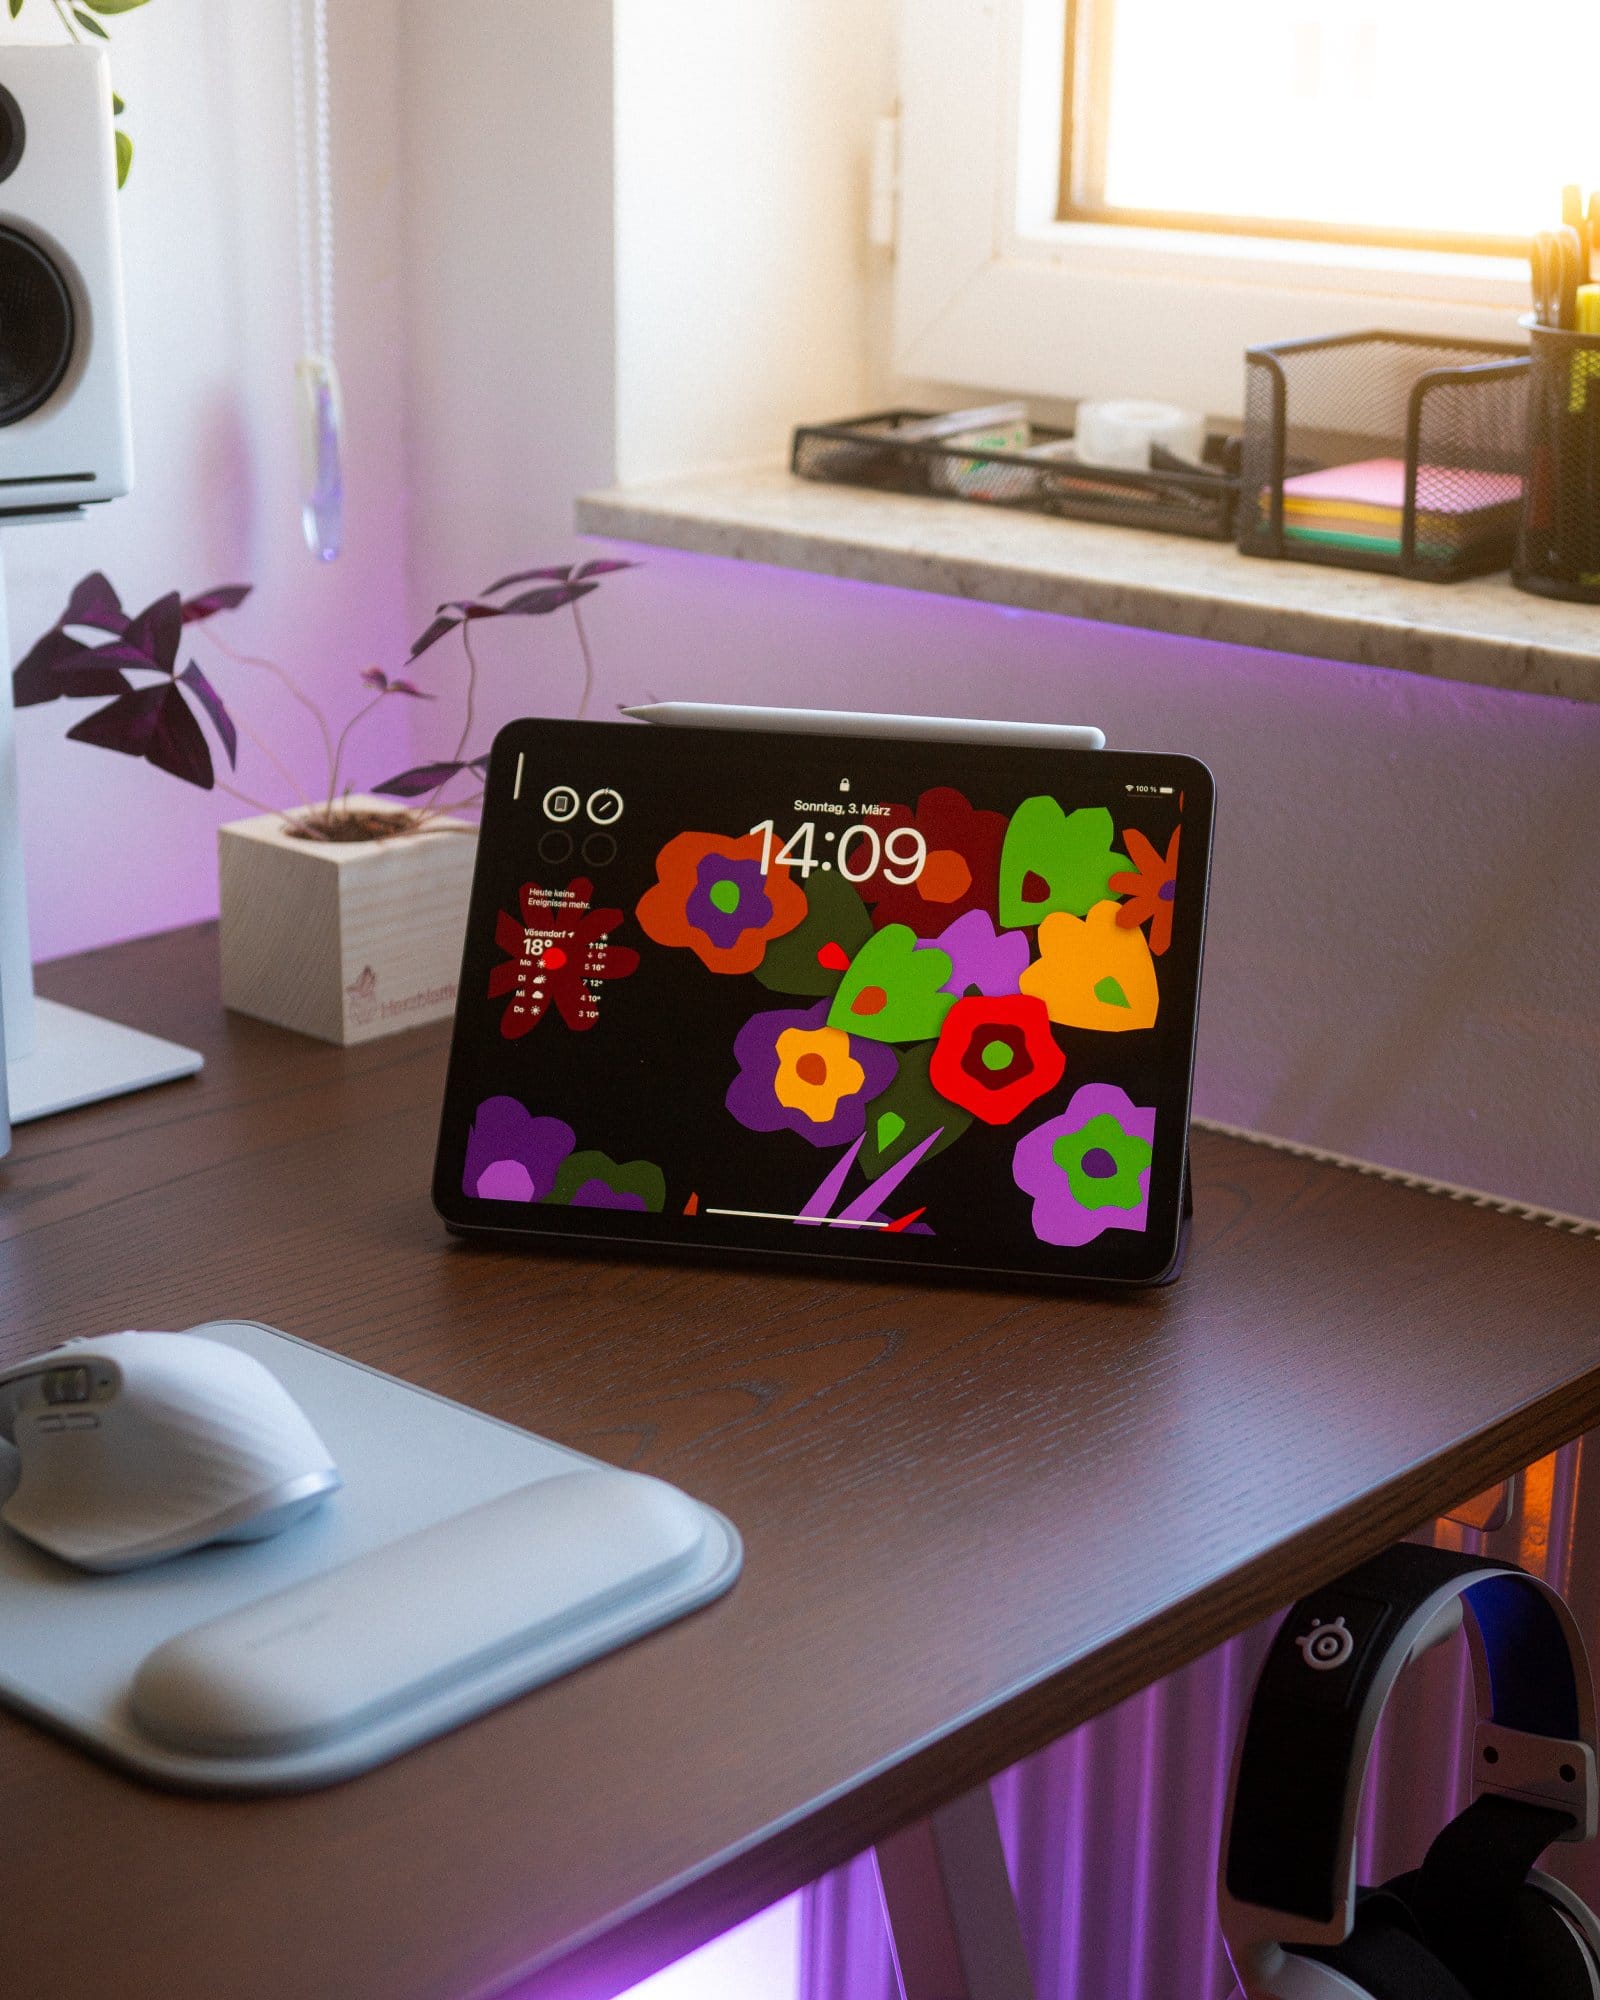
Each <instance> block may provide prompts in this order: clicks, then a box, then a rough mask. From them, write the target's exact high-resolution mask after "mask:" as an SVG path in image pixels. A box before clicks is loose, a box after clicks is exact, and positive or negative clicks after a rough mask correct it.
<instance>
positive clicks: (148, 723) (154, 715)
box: [67, 681, 215, 792]
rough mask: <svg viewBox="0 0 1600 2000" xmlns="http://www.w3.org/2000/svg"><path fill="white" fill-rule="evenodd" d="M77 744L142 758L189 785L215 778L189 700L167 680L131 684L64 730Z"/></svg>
mask: <svg viewBox="0 0 1600 2000" xmlns="http://www.w3.org/2000/svg"><path fill="white" fill-rule="evenodd" d="M67 734H68V736H69V737H71V738H72V740H73V741H74V742H75V743H94V744H97V745H98V746H99V747H100V748H101V749H102V750H118V751H120V752H121V753H122V755H123V756H124V757H143V758H145V759H146V760H147V761H148V762H149V763H152V764H154V765H155V767H156V769H157V770H158V771H170V772H171V773H172V775H173V777H175V778H182V780H183V781H184V783H185V784H187V785H198V786H199V787H200V788H201V790H202V791H207V792H209V791H210V790H211V788H212V785H213V784H214V783H215V779H214V777H213V775H212V770H211V752H210V751H209V750H208V749H207V748H206V739H205V738H204V737H203V736H202V735H201V734H200V725H199V723H198V722H196V721H195V719H194V717H193V715H192V714H191V713H190V712H189V705H188V703H187V702H186V701H185V700H184V698H183V696H182V695H181V694H180V693H179V692H178V689H177V685H176V683H175V682H173V681H168V682H166V683H165V684H164V685H162V686H159V687H143V688H133V689H131V690H130V691H129V692H128V693H127V694H125V695H121V696H119V698H118V699H117V700H116V701H114V702H112V703H111V704H110V706H109V707H107V708H97V709H96V710H95V712H94V713H93V715H86V716H85V717H84V719H83V720H82V722H80V723H78V724H77V725H76V726H75V727H74V728H72V729H69V730H68V731H67Z"/></svg>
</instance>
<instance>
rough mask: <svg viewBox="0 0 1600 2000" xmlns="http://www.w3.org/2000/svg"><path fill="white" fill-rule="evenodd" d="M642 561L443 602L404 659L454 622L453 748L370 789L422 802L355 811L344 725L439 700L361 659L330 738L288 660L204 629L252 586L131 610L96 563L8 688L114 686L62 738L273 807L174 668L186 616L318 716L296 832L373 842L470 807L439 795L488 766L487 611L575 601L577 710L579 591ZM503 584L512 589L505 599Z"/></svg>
mask: <svg viewBox="0 0 1600 2000" xmlns="http://www.w3.org/2000/svg"><path fill="white" fill-rule="evenodd" d="M636 566H637V565H635V564H633V563H631V562H624V561H620V560H617V559H614V558H608V559H601V560H596V561H592V562H586V563H580V564H577V565H572V564H559V565H552V566H549V567H546V568H542V569H531V570H519V571H517V572H515V573H514V574H513V575H510V576H503V577H501V578H500V579H499V581H498V582H496V583H492V584H490V585H489V587H488V588H487V589H486V590H485V591H484V592H483V593H482V594H481V595H480V596H478V597H473V598H462V599H458V600H456V601H454V602H452V603H448V604H441V605H440V606H439V608H438V612H437V615H436V616H435V617H434V619H433V621H432V623H431V624H430V625H429V626H428V628H427V630H426V631H425V632H424V633H423V634H422V635H421V637H420V638H418V639H417V641H416V642H415V644H414V645H413V646H412V648H411V652H410V656H409V660H408V665H409V664H410V663H411V662H414V661H416V660H419V659H420V658H421V657H422V656H423V654H425V653H427V652H429V651H430V650H431V649H432V648H433V647H434V646H436V645H437V644H438V643H439V641H440V640H441V639H444V638H446V637H448V636H449V634H450V633H452V632H455V631H459V632H460V633H461V641H462V648H463V651H464V652H465V655H466V661H467V687H466V699H465V711H466V712H465V715H464V718H463V721H462V725H461V730H460V735H459V738H458V740H457V742H456V745H455V749H454V751H453V752H452V754H451V755H450V756H448V757H444V758H440V759H438V760H437V761H435V762H431V763H427V764H418V765H416V766H415V767H414V768H412V769H411V770H407V771H401V772H399V773H397V775H396V776H394V777H392V778H386V779H384V780H383V781H382V782H381V783H379V784H376V785H373V786H372V787H371V788H370V789H371V790H372V791H374V792H376V793H378V794H381V795H383V796H385V797H388V798H394V799H400V800H418V801H421V803H420V804H419V805H413V806H406V807H397V808H396V809H395V810H394V811H392V812H386V813H382V814H377V813H373V812H371V811H366V812H358V811H357V810H356V809H354V808H352V807H350V806H349V805H348V804H347V799H348V788H346V789H345V790H341V786H340V780H341V776H342V772H343V766H344V754H345V748H346V745H347V742H348V740H349V737H350V734H351V732H352V731H353V730H354V729H355V728H356V727H357V725H358V724H359V723H360V722H361V721H362V719H363V718H364V717H365V716H368V715H370V714H371V713H372V711H373V709H375V708H376V707H377V706H378V704H379V703H380V702H382V701H386V700H389V699H390V698H392V697H394V696H400V697H402V698H404V699H408V700H412V701H433V700H434V699H436V697H435V696H433V695H431V694H428V693H425V692H424V690H423V689H421V688H420V687H418V686H417V684H416V683H415V681H413V680H411V679H409V678H407V677H405V676H400V675H394V676H391V675H389V674H386V673H385V672H384V671H383V669H382V668H381V667H375V666H374V667H367V668H364V669H363V670H362V673H361V675H360V679H361V681H362V682H363V683H364V684H365V686H367V687H368V688H370V689H372V691H373V692H372V695H371V698H370V699H369V700H368V701H367V702H365V703H364V704H363V705H362V706H361V707H360V708H359V709H358V710H357V711H356V713H355V714H354V715H352V716H351V717H350V719H349V721H348V722H346V723H345V725H344V727H343V729H342V730H341V731H340V732H339V734H338V736H337V737H335V736H334V734H333V732H332V730H331V729H330V728H329V726H328V723H327V720H326V718H325V716H324V715H323V713H322V710H321V708H320V707H319V706H318V705H317V704H316V703H315V702H314V701H312V700H311V698H310V697H309V696H308V695H306V694H305V693H304V691H303V690H302V689H301V688H300V687H299V686H298V684H297V683H296V682H295V680H294V679H293V677H292V676H291V675H290V674H288V673H286V672H285V671H284V669H283V668H281V667H279V666H278V665H276V663H275V662H273V661H271V660H264V659H260V658H257V657H255V656H254V655H251V654H244V653H238V652H235V651H234V650H233V649H232V648H231V647H229V646H228V645H227V644H226V643H225V642H224V641H223V640H221V639H220V638H219V637H218V636H217V634H216V633H215V632H214V631H211V629H210V621H211V620H212V619H214V618H215V617H216V616H217V615H218V614H219V613H220V612H226V611H234V610H237V609H238V607H239V606H240V605H241V604H243V603H244V601H245V599H246V598H247V597H248V596H249V595H250V592H251V586H250V585H249V584H247V583H229V584H222V585H219V586H218V587H217V588H216V589H214V590H207V591H202V592H201V593H200V594H199V595H198V596H196V597H189V598H185V597H182V596H181V595H180V594H179V593H178V592H177V591H175V590H174V591H169V592H168V593H167V595H166V596H165V597H158V598H157V599H156V600H155V601H154V602H153V603H151V604H147V605H146V606H145V608H144V609H143V610H142V611H140V612H137V613H135V614H133V615H132V616H130V615H129V614H128V612H127V611H125V610H124V608H123V605H122V601H121V599H120V598H119V597H118V595H117V593H116V591H115V590H114V589H113V587H112V585H111V584H110V582H109V581H108V580H107V578H105V577H104V576H102V575H101V574H100V573H99V572H98V571H96V572H94V573H93V574H92V575H90V576H86V577H84V578H83V580H82V581H81V582H80V583H78V584H77V585H76V586H75V588H74V589H73V592H72V595H71V596H70V597H69V598H68V600H67V605H66V609H65V610H64V611H63V612H62V614H61V616H60V618H59V619H57V621H56V623H55V624H54V625H53V626H51V628H50V630H49V631H48V632H46V633H45V634H44V636H43V637H42V638H41V639H40V640H39V641H38V642H37V644H36V645H34V646H33V647H32V649H31V650H30V651H29V652H28V653H27V655H26V656H25V657H24V658H23V660H22V661H21V662H20V663H19V665H18V666H17V668H16V670H15V672H14V673H13V675H12V691H13V695H14V698H15V701H16V705H17V707H19V708H32V707H35V706H37V705H38V704H40V703H42V702H49V701H59V700H62V699H70V698H74V697H76V698H80V699H81V698H85V697H93V698H98V697H101V696H108V697H109V699H108V700H107V701H106V702H105V704H104V706H103V707H99V708H95V709H93V710H91V711H90V713H89V714H88V715H86V716H84V717H83V719H82V720H81V721H80V722H77V723H75V724H74V725H73V726H72V728H71V729H69V730H68V731H67V735H68V736H69V738H71V739H72V740H73V741H74V742H77V743H92V744H96V745H98V746H99V747H100V748H101V749H104V750H115V751H118V752H119V753H120V754H121V755H123V756H125V757H142V758H144V759H145V761H146V762H147V763H150V764H153V765H154V766H155V767H156V769H157V770H161V771H167V772H169V773H170V774H171V775H172V776H173V777H175V778H181V779H182V780H183V781H184V783H185V784H190V785H197V786H199V787H200V788H201V789H203V790H205V791H210V790H212V789H213V788H215V789H219V790H222V791H226V792H228V793H230V794H231V795H232V796H233V797H236V798H239V799H242V800H243V801H244V803H245V804H246V805H248V806H251V807H253V808H254V809H255V810H257V811H259V812H269V811H272V810H274V808H272V807H270V806H265V805H263V804H262V803H261V801H260V800H258V799H253V798H251V797H250V796H249V795H248V794H247V793H245V792H242V791H240V790H238V788H237V787H236V786H235V785H233V784H230V783H229V782H228V781H227V780H226V779H223V778H220V777H219V776H218V774H217V762H216V759H215V757H214V756H213V751H212V742H211V738H215V741H216V744H217V746H218V749H219V750H220V753H221V755H222V756H223V757H225V758H226V760H227V766H228V769H229V771H230V772H232V771H235V770H236V769H237V765H238V759H239V737H240V734H241V728H240V727H239V726H238V725H236V724H235V722H234V719H233V716H232V714H231V713H230V711H229V709H228V706H227V704H226V703H225V702H224V700H223V698H222V696H221V695H220V694H219V693H218V692H217V689H216V688H215V687H214V686H213V685H212V683H211V681H210V680H209V679H208V677H207V676H206V674H205V673H204V672H203V671H202V670H201V668H200V665H199V663H198V662H197V661H195V660H193V659H191V660H189V661H188V662H187V664H185V665H184V666H183V667H182V668H180V667H179V665H178V657H179V654H180V653H181V652H182V651H183V650H184V649H185V648H184V635H185V632H186V631H187V629H188V628H189V627H191V626H197V627H203V628H205V629H206V631H207V635H208V636H209V637H210V638H211V639H212V641H213V642H214V643H215V644H216V645H217V647H218V649H219V650H220V651H221V652H223V653H224V654H225V655H226V656H227V657H228V658H229V659H230V660H232V661H234V662H235V663H236V664H239V665H246V666H254V667H260V668H264V669H265V670H266V671H267V672H269V673H271V674H273V675H274V676H275V677H276V678H277V679H278V680H280V681H281V682H282V683H283V685H284V686H285V687H286V688H287V689H288V690H289V692H290V693H291V694H292V695H293V696H294V698H295V699H296V700H297V701H298V702H299V703H300V704H301V705H302V706H303V707H304V708H306V709H307V710H308V711H309V712H310V714H311V715H312V716H313V717H314V719H315V721H316V724H317V728H318V731H319V732H320V735H321V739H322V747H323V752H324V755H325V758H326V762H327V789H326V793H325V795H324V796H323V797H322V798H320V799H319V800H317V801H309V800H308V801H306V802H305V803H304V805H303V806H302V807H301V808H300V809H299V810H298V811H295V812H293V813H291V814H286V815H285V816H286V818H289V820H290V823H291V827H292V830H293V831H294V832H296V833H298V834H300V835H302V836H303V837H305V838H307V839H313V840H377V839H383V838H387V837H393V836H396V835H401V834H407V833H417V832H420V831H422V830H423V828H424V827H426V826H427V825H428V823H429V822H430V820H432V819H433V818H434V817H435V816H436V815H437V814H438V813H440V812H442V811H445V810H449V811H451V812H460V811H462V810H465V809H468V808H470V807H471V806H472V805H474V804H475V803H476V798H474V797H467V798H457V799H453V800H450V801H448V802H445V803H441V802H440V794H441V793H442V792H443V791H444V789H445V787H446V786H447V785H449V784H450V783H451V781H452V780H453V779H456V778H460V777H461V776H462V775H463V774H471V775H472V776H474V777H477V778H479V779H481V778H482V777H483V774H484V772H485V770H486V769H487V767H488V762H489V759H488V755H487V753H481V754H477V755H472V754H469V744H470V739H471V736H472V727H473V721H474V713H475V707H476V698H477V687H478V662H477V658H476V655H475V652H474V649H473V640H472V628H473V627H474V626H476V625H478V624H480V623H482V621H484V620H485V619H490V618H537V617H544V616H548V615H549V614H550V613H552V612H555V611H560V610H563V609H566V608H570V610H571V612H572V619H573V624H574V627H575V628H576V631H577V636H578V644H579V648H580V650H581V652H582V655H583V668H584V679H583V694H582V698H581V699H580V701H579V703H578V713H579V715H582V714H583V712H584V709H585V708H586V707H587V705H588V702H589V698H590V696H591V694H592V693H593V690H594V659H593V655H592V654H591V652H590V650H589V640H588V635H587V633H586V632H585V631H584V627H583V621H582V619H581V617H580V616H579V612H578V604H579V600H580V599H582V598H584V597H586V596H588V595H589V594H590V593H591V592H592V591H595V590H597V589H598V588H599V587H600V579H601V577H603V576H607V575H610V574H611V573H612V572H614V571H616V570H623V569H633V568H635V567H636ZM528 585H532V586H534V587H533V588H531V589H530V588H527V587H526V586H528ZM511 591H515V593H516V594H515V595H514V596H508V595H507V594H506V593H507V592H511ZM202 725H206V726H202ZM208 728H209V732H210V733H209V736H208V733H207V729H208ZM243 733H244V734H246V735H249V736H250V740H251V741H252V742H254V743H255V744H256V746H257V748H259V749H260V750H261V751H262V753H263V754H264V755H265V756H266V758H267V759H268V761H269V762H271V763H272V764H273V765H274V766H275V767H276V769H277V770H278V772H279V773H280V775H281V776H283V777H284V778H285V779H287V780H288V781H289V782H290V783H291V784H292V783H293V782H294V781H293V778H292V775H291V774H290V772H289V771H288V769H287V767H286V765H285V764H284V763H283V762H282V760H281V759H280V758H279V756H278V755H277V753H276V752H275V751H274V750H273V749H272V747H271V746H270V745H269V744H267V743H264V742H262V741H261V739H260V738H258V737H256V736H254V735H253V734H252V733H251V732H250V731H249V730H248V729H246V730H244V731H243Z"/></svg>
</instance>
